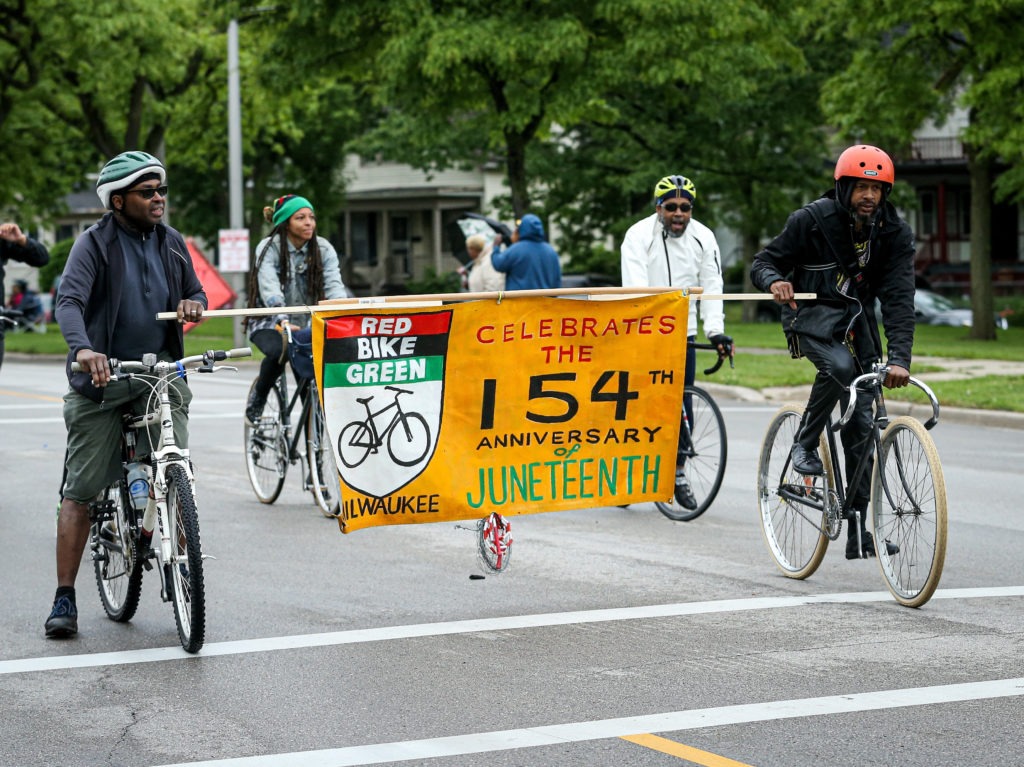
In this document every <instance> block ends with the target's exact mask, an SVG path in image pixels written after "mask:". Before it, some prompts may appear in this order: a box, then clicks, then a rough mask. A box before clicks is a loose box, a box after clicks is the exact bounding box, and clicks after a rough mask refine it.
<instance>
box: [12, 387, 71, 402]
mask: <svg viewBox="0 0 1024 767" xmlns="http://www.w3.org/2000/svg"><path fill="white" fill-rule="evenodd" d="M0 396H2V397H25V398H26V399H41V400H43V401H44V402H63V401H64V398H63V397H51V396H49V395H47V394H29V393H27V392H21V391H11V390H9V389H0Z"/></svg>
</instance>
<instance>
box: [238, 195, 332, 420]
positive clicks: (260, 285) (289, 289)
mask: <svg viewBox="0 0 1024 767" xmlns="http://www.w3.org/2000/svg"><path fill="white" fill-rule="evenodd" d="M263 217H264V218H265V219H266V220H267V221H268V222H269V223H271V224H272V225H273V227H274V228H273V229H272V230H271V231H270V235H269V236H268V237H267V238H266V239H264V240H262V241H261V242H260V243H259V244H258V245H257V246H256V254H257V255H256V262H255V264H254V265H253V267H252V269H251V270H250V271H249V284H248V295H249V307H250V308H254V307H264V306H267V307H274V306H309V305H313V304H316V303H317V302H319V301H322V300H323V299H325V298H345V297H347V296H348V292H347V291H346V290H345V285H344V283H342V281H341V270H340V268H339V264H338V254H337V252H336V251H335V250H334V247H333V246H332V245H331V243H329V242H328V241H327V240H325V239H324V238H323V237H318V236H317V234H316V213H315V212H314V211H313V205H312V203H310V201H309V200H307V199H306V198H304V197H298V196H297V195H294V194H286V195H285V196H284V197H279V198H278V199H276V200H275V201H274V205H273V206H272V207H269V206H268V207H266V208H264V209H263ZM282 254H286V257H282ZM309 322H310V318H309V315H308V314H306V313H303V314H292V315H288V314H279V315H276V316H273V315H264V316H260V317H252V318H250V319H249V320H248V335H249V340H250V341H251V342H252V343H254V344H255V345H256V346H257V347H258V348H259V350H260V351H261V352H263V363H262V364H261V365H260V375H259V378H258V379H257V381H256V386H254V387H253V389H252V394H251V395H250V397H249V402H248V403H247V404H246V408H245V417H246V419H247V420H248V421H249V423H250V424H253V425H255V424H256V422H258V421H259V419H260V415H261V414H262V413H263V406H264V405H265V404H266V402H267V395H268V394H269V393H270V389H271V388H272V387H273V385H274V381H276V380H277V377H278V376H279V375H281V373H283V372H284V362H285V354H284V352H285V348H284V337H283V336H282V334H281V332H280V331H279V330H277V325H279V324H283V323H288V324H290V325H291V326H292V328H293V329H296V328H304V327H307V326H308V325H309Z"/></svg>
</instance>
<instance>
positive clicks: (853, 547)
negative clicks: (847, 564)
mask: <svg viewBox="0 0 1024 767" xmlns="http://www.w3.org/2000/svg"><path fill="white" fill-rule="evenodd" d="M860 543H861V549H862V550H863V551H864V556H865V557H873V556H875V539H874V537H873V536H872V535H871V533H869V532H867V531H864V532H862V533H861V534H860ZM885 550H886V553H888V554H889V556H890V557H891V556H892V555H893V554H899V553H900V547H899V546H897V545H896V544H895V543H889V541H886V542H885ZM846 558H847V559H860V554H859V553H858V552H857V536H856V535H849V536H847V538H846Z"/></svg>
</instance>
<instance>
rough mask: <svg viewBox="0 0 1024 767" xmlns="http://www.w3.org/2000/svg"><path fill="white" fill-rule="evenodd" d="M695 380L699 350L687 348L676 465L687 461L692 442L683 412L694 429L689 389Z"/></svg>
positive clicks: (691, 340) (690, 340)
mask: <svg viewBox="0 0 1024 767" xmlns="http://www.w3.org/2000/svg"><path fill="white" fill-rule="evenodd" d="M696 340H697V336H690V337H689V338H687V339H686V341H687V343H693V342H694V341H696ZM695 380H697V351H696V350H695V349H687V350H686V370H685V371H684V373H683V412H682V413H680V414H679V444H678V446H677V447H676V466H682V465H683V464H685V463H686V452H687V447H688V446H689V442H690V441H689V440H688V439H687V438H686V423H685V422H684V420H683V414H685V415H686V420H687V421H689V422H690V431H693V427H694V423H693V395H692V394H689V391H690V387H691V386H693V382H694V381H695Z"/></svg>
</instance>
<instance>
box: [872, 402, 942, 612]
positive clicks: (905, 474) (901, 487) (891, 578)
mask: <svg viewBox="0 0 1024 767" xmlns="http://www.w3.org/2000/svg"><path fill="white" fill-rule="evenodd" d="M871 510H872V523H873V528H874V536H875V554H876V556H877V558H878V566H879V568H880V569H881V571H882V577H884V578H885V582H886V584H887V585H888V587H889V591H890V592H892V595H893V596H894V597H895V598H896V601H897V602H899V603H900V604H902V605H906V606H907V607H920V606H921V605H923V604H925V603H926V602H927V601H928V600H929V599H931V598H932V595H933V594H934V593H935V589H936V588H937V587H938V585H939V579H940V578H941V577H942V568H943V566H944V564H945V561H946V540H947V508H946V480H945V477H944V475H943V472H942V463H941V461H940V460H939V453H938V450H937V449H936V447H935V442H934V441H933V440H932V437H931V435H930V434H929V433H928V431H927V429H925V428H924V424H922V423H921V422H920V421H918V420H917V419H915V418H912V417H910V416H898V417H896V418H893V419H892V420H891V421H890V422H889V425H888V426H887V427H886V429H885V431H884V432H882V438H881V443H880V452H879V455H878V460H877V461H876V462H875V468H874V471H873V472H872V477H871ZM887 543H892V544H895V545H896V546H897V547H899V551H898V552H897V553H895V554H890V553H889V547H888V546H887V545H886V544H887Z"/></svg>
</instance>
